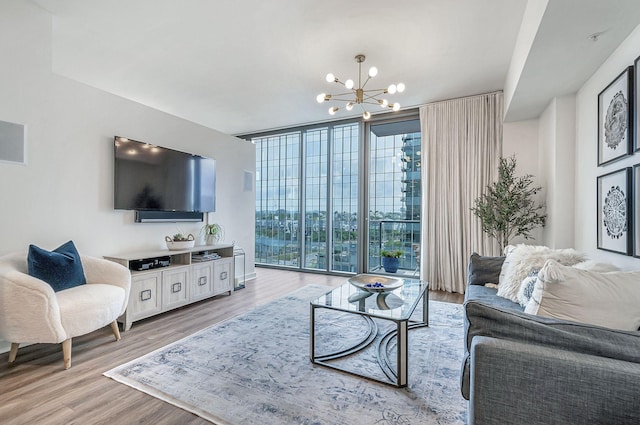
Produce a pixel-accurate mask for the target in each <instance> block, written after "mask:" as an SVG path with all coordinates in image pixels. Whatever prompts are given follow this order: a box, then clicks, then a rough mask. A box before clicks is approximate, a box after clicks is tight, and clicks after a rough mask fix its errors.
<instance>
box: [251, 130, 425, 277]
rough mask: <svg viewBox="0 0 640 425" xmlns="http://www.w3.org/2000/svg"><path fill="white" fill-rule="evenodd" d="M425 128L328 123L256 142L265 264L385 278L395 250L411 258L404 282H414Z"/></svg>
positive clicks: (259, 258)
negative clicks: (387, 256) (384, 257)
mask: <svg viewBox="0 0 640 425" xmlns="http://www.w3.org/2000/svg"><path fill="white" fill-rule="evenodd" d="M416 122H418V121H417V119H415V118H412V119H409V120H406V119H405V120H400V121H398V120H395V121H393V122H385V121H379V123H378V124H376V121H375V120H372V123H371V124H369V125H365V123H363V122H354V121H352V122H342V123H327V124H321V125H314V126H308V127H304V128H299V129H295V130H293V129H292V130H290V131H282V132H275V133H273V134H267V135H258V136H249V137H248V138H250V139H251V140H252V142H253V143H255V144H256V262H257V263H258V264H263V265H271V266H282V267H293V268H300V269H305V270H314V271H322V272H348V273H357V272H363V271H365V270H366V271H376V272H378V271H381V270H379V265H380V260H379V255H380V250H381V249H386V248H392V247H393V248H397V249H401V250H403V251H406V255H404V256H403V258H402V261H401V270H400V273H404V274H415V270H416V261H415V255H413V254H412V251H411V249H412V247H413V246H414V245H415V244H417V243H419V241H420V233H419V232H420V216H419V213H420V199H419V194H420V181H419V176H420V162H419V155H420V151H419V149H420V133H419V122H418V129H417V130H416V126H415V124H416ZM365 128H366V131H365ZM363 159H364V160H365V161H366V162H367V163H368V167H367V166H363V165H365V164H363V163H362V162H363Z"/></svg>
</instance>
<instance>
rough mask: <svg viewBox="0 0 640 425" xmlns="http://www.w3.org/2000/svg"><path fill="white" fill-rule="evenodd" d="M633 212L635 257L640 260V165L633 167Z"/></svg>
mask: <svg viewBox="0 0 640 425" xmlns="http://www.w3.org/2000/svg"><path fill="white" fill-rule="evenodd" d="M631 193H632V196H631V204H632V205H631V210H632V211H633V220H632V223H633V226H632V228H633V256H634V257H638V258H640V198H638V196H640V164H636V165H634V166H633V188H632V192H631Z"/></svg>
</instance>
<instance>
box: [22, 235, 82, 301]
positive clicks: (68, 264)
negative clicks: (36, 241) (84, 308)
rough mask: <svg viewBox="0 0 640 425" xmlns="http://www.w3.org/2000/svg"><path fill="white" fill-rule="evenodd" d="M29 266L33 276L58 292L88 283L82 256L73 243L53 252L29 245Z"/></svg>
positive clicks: (70, 242)
mask: <svg viewBox="0 0 640 425" xmlns="http://www.w3.org/2000/svg"><path fill="white" fill-rule="evenodd" d="M27 265H28V269H29V274H30V275H31V276H33V277H35V278H37V279H40V280H42V281H44V282H47V283H48V284H49V285H51V287H52V288H53V290H54V291H56V292H58V291H62V290H65V289H69V288H73V287H75V286H79V285H84V284H85V283H87V281H86V279H85V277H84V270H83V269H82V262H81V260H80V254H78V250H77V249H76V246H75V245H74V244H73V241H69V242H67V243H65V244H63V245H61V246H59V247H58V248H56V249H54V250H53V251H47V250H45V249H42V248H40V247H37V246H35V245H29V254H28V256H27Z"/></svg>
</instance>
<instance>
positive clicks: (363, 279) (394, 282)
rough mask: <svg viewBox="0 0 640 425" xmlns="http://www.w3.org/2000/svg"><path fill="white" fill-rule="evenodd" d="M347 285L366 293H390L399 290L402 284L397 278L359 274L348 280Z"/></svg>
mask: <svg viewBox="0 0 640 425" xmlns="http://www.w3.org/2000/svg"><path fill="white" fill-rule="evenodd" d="M348 281H349V283H350V284H352V285H353V286H355V287H356V288H358V289H362V290H363V291H367V292H390V291H393V290H394V289H398V288H400V287H401V286H402V285H403V284H404V282H403V281H402V279H399V278H397V277H388V276H380V275H376V274H359V275H356V276H354V277H350V278H349V279H348Z"/></svg>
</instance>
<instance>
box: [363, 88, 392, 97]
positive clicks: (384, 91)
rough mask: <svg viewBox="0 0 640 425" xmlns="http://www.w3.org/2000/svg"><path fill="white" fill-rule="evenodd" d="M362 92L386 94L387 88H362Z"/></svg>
mask: <svg viewBox="0 0 640 425" xmlns="http://www.w3.org/2000/svg"><path fill="white" fill-rule="evenodd" d="M362 92H363V93H371V92H377V94H387V93H388V92H387V89H369V90H363V91H362ZM374 96H375V95H374Z"/></svg>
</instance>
